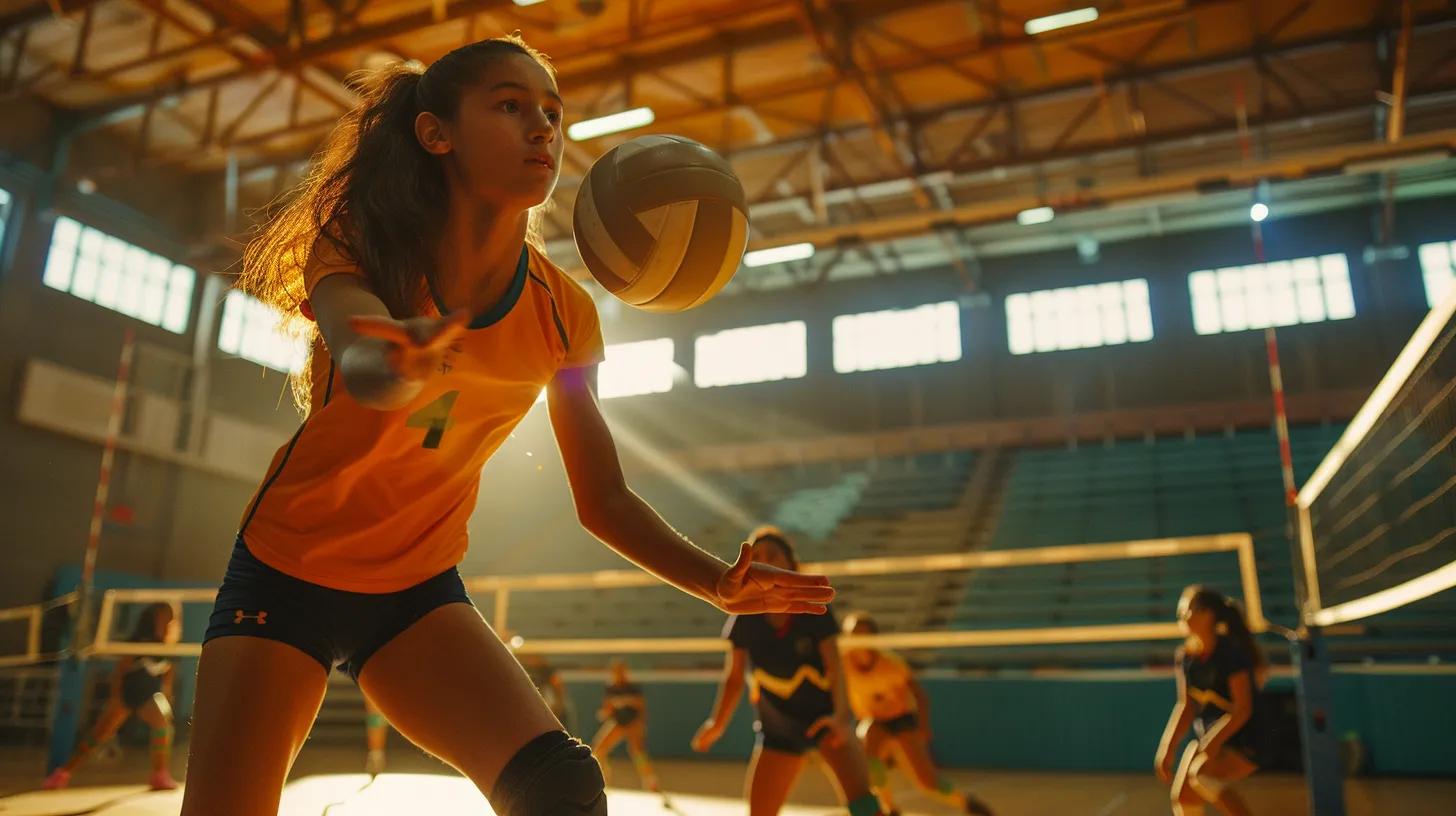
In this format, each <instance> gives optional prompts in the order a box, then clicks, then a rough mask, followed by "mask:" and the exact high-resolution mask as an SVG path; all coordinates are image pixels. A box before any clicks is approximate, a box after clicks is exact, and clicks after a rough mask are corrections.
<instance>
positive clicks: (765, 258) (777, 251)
mask: <svg viewBox="0 0 1456 816" xmlns="http://www.w3.org/2000/svg"><path fill="white" fill-rule="evenodd" d="M812 257H814V245H813V244H787V245H785V246H780V247H770V248H769V249H755V250H754V251H752V252H746V253H744V255H743V265H744V266H768V265H769V264H775V263H784V262H785V261H802V260H804V259H805V258H812Z"/></svg>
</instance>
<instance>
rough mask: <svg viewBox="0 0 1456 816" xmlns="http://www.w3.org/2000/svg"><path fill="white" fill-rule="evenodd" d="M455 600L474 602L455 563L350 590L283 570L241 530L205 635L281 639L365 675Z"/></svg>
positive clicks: (322, 661) (329, 665)
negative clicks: (379, 588)
mask: <svg viewBox="0 0 1456 816" xmlns="http://www.w3.org/2000/svg"><path fill="white" fill-rule="evenodd" d="M452 603H464V604H468V603H470V596H468V595H466V594H465V583H464V582H463V581H461V580H460V573H459V571H458V570H456V569H455V568H454V567H451V568H450V569H447V570H445V571H444V572H442V573H440V574H439V575H436V576H435V577H433V578H429V579H427V580H425V581H422V582H420V583H418V584H415V585H414V586H412V587H410V588H408V589H402V590H400V591H399V592H385V593H377V594H376V593H367V592H345V591H343V590H339V589H330V588H328V587H324V586H319V585H318V584H312V583H309V582H308V581H303V580H300V579H298V578H294V577H293V576H291V575H286V574H284V573H282V572H279V571H278V570H276V569H274V568H272V567H270V566H268V565H267V564H264V563H263V562H262V561H259V560H258V559H257V558H255V557H253V554H252V553H251V552H249V551H248V548H247V545H245V544H244V543H243V539H242V536H239V537H238V540H237V543H236V544H234V546H233V554H232V558H230V559H229V560H228V566H227V573H226V574H225V575H224V576H223V579H222V587H221V588H220V589H218V591H217V603H215V604H214V605H213V607H212V616H211V617H210V618H209V619H208V623H207V634H206V636H204V637H203V639H202V642H203V643H207V642H208V641H210V640H213V639H214V638H220V637H233V636H246V637H259V638H266V639H268V640H276V641H278V642H279V643H287V644H288V645H289V646H292V647H294V648H295V649H298V650H299V651H301V652H303V653H304V654H306V655H308V656H309V657H312V658H313V659H314V660H317V661H318V662H319V665H320V666H323V668H324V671H325V672H329V671H332V670H333V669H334V667H336V666H337V667H340V668H342V669H343V670H344V671H346V672H348V674H349V676H350V677H352V678H353V679H354V680H355V682H357V681H358V680H359V671H360V670H361V669H363V668H364V662H365V661H367V660H368V659H369V657H370V656H371V655H373V654H374V653H375V652H377V651H379V649H380V647H382V646H383V645H384V644H386V643H388V642H389V641H391V640H393V639H394V638H395V636H397V635H399V634H400V633H401V632H403V631H404V630H406V629H408V628H409V627H410V626H411V625H412V624H414V622H415V621H417V620H419V619H420V618H423V617H424V616H425V615H427V614H429V613H430V612H432V611H434V610H435V609H438V608H439V607H442V606H444V605H445V604H452Z"/></svg>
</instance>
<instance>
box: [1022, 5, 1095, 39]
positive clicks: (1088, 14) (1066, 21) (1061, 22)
mask: <svg viewBox="0 0 1456 816" xmlns="http://www.w3.org/2000/svg"><path fill="white" fill-rule="evenodd" d="M1096 19H1097V9H1095V8H1080V9H1076V10H1075V11H1064V12H1062V13H1061V14H1049V15H1047V16H1046V17H1038V18H1036V19H1035V20H1027V21H1026V34H1027V36H1030V37H1035V36H1036V35H1038V34H1045V33H1046V32H1048V31H1056V30H1057V29H1059V28H1066V27H1067V26H1074V25H1081V24H1083V23H1090V22H1092V21H1093V20H1096Z"/></svg>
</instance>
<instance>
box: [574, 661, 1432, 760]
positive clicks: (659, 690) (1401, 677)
mask: <svg viewBox="0 0 1456 816" xmlns="http://www.w3.org/2000/svg"><path fill="white" fill-rule="evenodd" d="M640 685H642V687H643V691H644V694H645V695H646V700H647V711H648V750H649V751H650V752H652V753H653V755H655V756H659V757H688V756H693V753H692V749H691V748H689V745H688V742H689V740H690V739H691V738H692V735H693V734H694V733H695V732H696V731H697V728H698V726H699V725H700V724H701V723H702V722H703V720H704V718H706V717H707V715H708V713H709V712H710V711H711V710H712V705H713V699H714V695H715V694H716V686H714V685H713V684H711V683H709V682H705V681H700V682H643V683H640ZM925 686H926V691H927V692H928V693H929V695H930V700H931V711H932V721H931V733H932V750H933V752H934V755H935V756H936V758H937V760H938V761H939V762H940V763H941V764H943V765H945V766H947V767H962V768H965V767H970V768H1008V769H1028V770H1029V769H1036V770H1066V771H1132V772H1137V771H1146V772H1147V773H1148V774H1149V775H1151V774H1152V772H1153V755H1154V752H1155V751H1156V749H1157V746H1158V740H1159V738H1160V737H1161V736H1162V733H1163V726H1164V725H1165V724H1166V723H1167V720H1168V713H1169V711H1170V710H1171V708H1172V705H1173V698H1174V690H1173V680H1172V678H1171V677H1169V676H1162V677H1159V676H1148V677H1147V678H1141V679H1110V680H1098V679H1086V678H1050V677H980V678H955V679H950V678H932V679H928V680H926V681H925ZM568 687H569V690H570V692H571V695H572V702H573V704H574V705H575V709H576V712H577V717H578V729H579V730H581V731H583V732H584V733H585V734H590V733H591V732H592V731H593V729H594V728H595V722H594V720H593V719H592V718H593V717H594V713H593V712H595V711H596V710H597V709H598V708H599V707H600V706H601V702H602V687H601V685H600V684H598V683H587V682H572V683H570V684H568ZM1268 690H1269V692H1270V693H1271V694H1274V695H1283V696H1284V697H1285V698H1286V699H1287V698H1288V697H1289V695H1292V694H1293V681H1292V679H1290V678H1287V677H1286V678H1275V679H1273V680H1271V681H1270V684H1269V687H1268ZM1453 692H1456V674H1452V673H1450V672H1444V673H1431V674H1414V673H1413V674H1392V673H1378V672H1360V671H1358V670H1357V671H1355V672H1343V671H1339V672H1337V673H1336V674H1335V676H1334V685H1333V693H1334V701H1333V706H1332V711H1333V716H1334V723H1333V728H1334V729H1335V733H1336V734H1339V735H1341V736H1342V737H1347V736H1351V737H1353V738H1355V739H1356V740H1358V741H1359V742H1360V743H1361V744H1362V745H1363V748H1364V755H1365V763H1364V765H1363V768H1364V771H1365V772H1366V773H1370V774H1378V775H1410V776H1443V775H1445V776H1449V775H1451V774H1456V736H1453V735H1456V708H1453V707H1452V706H1451V705H1449V702H1448V701H1449V700H1450V699H1451V695H1452V694H1453ZM752 722H753V717H752V709H751V708H750V707H749V705H748V701H747V700H746V699H745V700H742V701H740V704H739V706H738V711H737V713H736V714H735V715H734V718H733V722H732V724H731V726H730V728H729V729H728V731H727V732H726V733H725V734H724V736H723V739H722V741H721V742H719V743H718V744H717V745H716V746H715V747H714V748H713V750H712V752H711V753H710V756H713V757H716V758H720V759H747V757H748V754H749V752H750V751H751V750H752V748H753V738H754V735H753V730H752ZM1292 759H1293V758H1292V757H1291V760H1292Z"/></svg>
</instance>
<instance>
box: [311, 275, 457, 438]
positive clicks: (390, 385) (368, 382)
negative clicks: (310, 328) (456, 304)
mask: <svg viewBox="0 0 1456 816" xmlns="http://www.w3.org/2000/svg"><path fill="white" fill-rule="evenodd" d="M309 307H310V308H311V309H312V311H313V318H314V320H316V321H317V322H318V327H319V333H320V334H322V335H323V337H324V343H325V344H326V345H327V346H328V348H329V354H330V356H332V357H333V359H334V360H335V361H337V362H338V365H339V372H340V375H341V376H342V377H343V380H344V388H345V390H347V391H348V392H349V396H351V397H353V398H354V399H355V401H357V402H358V403H359V404H361V405H364V406H367V407H369V408H375V409H378V410H381V411H391V410H394V409H396V408H400V407H402V406H404V405H405V404H407V403H408V402H409V401H410V400H412V399H414V398H415V396H416V395H418V394H419V393H420V389H421V388H422V387H423V386H424V381H425V380H426V379H427V378H428V377H429V376H430V374H431V373H433V372H434V371H435V369H436V367H437V366H438V365H439V363H440V360H441V359H442V358H443V356H444V354H445V351H446V349H448V348H449V346H450V343H451V342H453V341H454V340H455V339H456V338H457V337H459V336H460V333H461V332H463V331H464V329H465V323H466V321H467V320H468V319H469V315H468V314H467V313H465V312H463V311H459V312H456V313H454V314H451V315H449V316H447V317H438V318H436V317H412V318H409V319H407V320H395V319H394V318H393V317H391V316H390V314H389V310H388V309H386V308H385V307H384V302H383V301H382V300H380V299H379V296H378V295H376V294H374V292H373V291H372V290H371V289H370V288H369V283H368V281H366V280H365V279H364V278H362V277H360V276H359V275H357V274H337V275H329V276H328V277H325V278H323V279H322V280H320V281H319V282H318V283H316V284H314V287H313V292H312V293H311V294H310V295H309Z"/></svg>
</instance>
